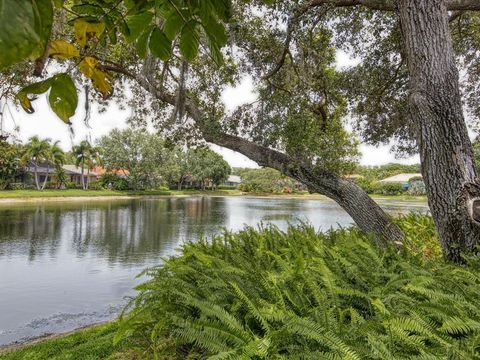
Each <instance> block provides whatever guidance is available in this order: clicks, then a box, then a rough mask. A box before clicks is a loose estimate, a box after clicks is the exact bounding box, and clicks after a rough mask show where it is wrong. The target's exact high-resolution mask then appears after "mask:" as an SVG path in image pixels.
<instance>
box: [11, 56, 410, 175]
mask: <svg viewBox="0 0 480 360" xmlns="http://www.w3.org/2000/svg"><path fill="white" fill-rule="evenodd" d="M353 63H355V61H354V60H352V59H350V58H349V56H348V55H347V54H345V53H343V52H339V53H338V54H337V65H338V66H339V67H343V66H348V65H351V64H353ZM253 90H254V89H253V83H252V80H251V79H250V78H245V79H244V80H243V81H242V82H241V83H240V85H239V86H237V87H236V88H229V89H227V90H226V91H225V92H224V94H223V97H222V98H223V101H224V103H225V105H226V107H227V109H229V110H231V109H234V108H235V107H236V106H238V105H241V104H244V103H248V102H252V101H253V100H255V98H256V95H255V93H254V91H253ZM79 100H80V101H79V107H78V109H77V112H76V114H75V116H74V117H73V118H72V123H73V134H72V132H71V131H70V129H69V127H68V126H67V125H65V124H64V123H63V122H62V121H61V120H59V119H58V118H57V116H56V115H55V114H54V113H53V111H52V110H51V109H50V108H49V106H48V103H47V100H46V97H45V96H41V97H39V99H38V100H36V101H35V102H34V103H33V105H34V108H35V109H36V111H35V113H34V114H27V113H25V112H24V111H23V110H21V109H15V108H13V107H12V106H11V107H10V110H11V111H10V112H9V111H8V110H7V111H6V113H7V114H6V116H5V123H4V124H3V125H4V128H5V130H6V131H7V132H11V131H12V130H13V129H14V128H15V127H17V126H18V127H19V130H20V131H19V133H18V135H19V137H20V139H21V140H22V141H26V140H28V138H30V137H31V136H33V135H38V136H39V137H41V138H50V139H52V140H54V141H56V140H60V142H61V145H62V147H63V148H64V149H65V150H68V149H70V148H71V146H72V145H73V144H76V143H78V142H80V141H81V140H83V139H85V138H90V139H91V140H95V139H98V138H100V137H101V136H103V135H105V134H107V133H108V132H109V131H110V130H112V129H113V128H125V127H126V126H127V125H126V120H127V118H128V117H129V115H130V113H129V111H128V110H123V111H122V110H120V109H119V108H118V106H117V105H115V104H112V105H110V106H109V108H108V109H107V111H106V112H104V113H101V114H99V113H98V112H97V111H96V109H95V108H93V109H92V111H91V117H90V121H89V127H87V126H86V125H85V124H84V122H83V117H84V111H83V107H82V104H83V101H82V100H81V99H79ZM212 149H213V150H215V151H217V152H219V153H220V154H222V155H223V156H224V158H225V159H226V160H227V161H228V162H229V164H230V165H231V166H234V167H257V164H256V163H255V162H253V161H251V160H249V159H248V158H246V157H245V156H243V155H241V154H239V153H236V152H234V151H231V150H229V149H225V148H221V147H219V146H216V145H213V146H212ZM360 150H361V152H362V155H363V156H362V158H361V161H360V162H361V164H363V165H382V164H387V163H390V162H400V163H407V164H412V163H416V162H419V158H418V156H415V157H412V158H409V159H401V160H397V159H395V157H394V155H393V154H392V153H391V152H390V146H381V147H373V146H367V145H361V146H360Z"/></svg>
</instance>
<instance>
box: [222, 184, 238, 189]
mask: <svg viewBox="0 0 480 360" xmlns="http://www.w3.org/2000/svg"><path fill="white" fill-rule="evenodd" d="M237 189H238V187H237V186H234V185H218V186H217V190H237Z"/></svg>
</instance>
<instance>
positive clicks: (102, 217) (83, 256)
mask: <svg viewBox="0 0 480 360" xmlns="http://www.w3.org/2000/svg"><path fill="white" fill-rule="evenodd" d="M386 206H387V207H388V208H389V210H390V211H394V212H404V211H407V210H409V209H411V208H412V204H411V203H407V204H404V205H400V206H399V205H398V204H386ZM418 206H419V209H422V208H423V209H425V205H424V204H419V205H418ZM305 220H307V221H309V222H310V223H311V224H312V225H313V226H314V227H315V228H317V229H323V230H326V229H328V228H330V227H336V226H346V225H349V224H350V223H351V221H352V220H351V218H350V217H349V216H348V215H347V214H346V213H345V212H344V211H343V210H341V209H340V208H339V207H338V206H337V205H336V204H335V203H333V202H328V201H313V200H308V201H306V200H283V199H262V198H259V199H253V198H252V199H248V198H213V197H189V198H165V199H143V200H112V201H100V202H78V203H77V202H62V203H42V204H30V205H14V206H12V205H8V206H5V205H2V206H0V345H2V344H6V343H9V342H12V341H16V340H19V339H22V338H24V337H28V336H37V335H40V334H42V333H45V332H59V331H67V330H70V329H73V328H75V327H78V326H82V325H86V324H89V323H93V322H96V321H100V320H105V319H109V318H111V317H113V316H115V314H117V313H118V311H119V309H120V308H121V306H122V304H123V300H122V299H123V297H124V296H126V295H132V294H133V290H132V288H133V287H134V286H135V284H137V283H138V282H139V281H141V279H135V276H136V275H137V274H138V273H139V272H140V271H141V270H142V269H144V268H145V267H148V266H151V265H155V264H159V263H160V262H161V260H160V259H161V258H162V257H165V256H170V255H172V254H174V253H175V251H176V249H177V248H178V247H179V246H180V245H181V244H182V243H183V242H185V241H194V240H196V239H198V238H199V237H201V236H203V235H205V236H211V235H213V234H217V233H219V232H221V231H222V229H223V228H227V229H229V230H238V229H240V228H242V227H243V226H244V225H245V224H248V225H257V224H259V223H261V222H263V223H273V224H275V225H277V226H279V227H280V228H283V229H285V228H286V227H287V225H288V223H295V222H298V221H305Z"/></svg>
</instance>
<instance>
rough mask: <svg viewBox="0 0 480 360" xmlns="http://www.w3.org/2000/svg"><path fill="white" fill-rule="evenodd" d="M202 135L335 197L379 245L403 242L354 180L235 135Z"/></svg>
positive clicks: (394, 226) (402, 236)
mask: <svg viewBox="0 0 480 360" xmlns="http://www.w3.org/2000/svg"><path fill="white" fill-rule="evenodd" d="M204 138H205V140H207V141H208V142H212V143H215V144H216V145H219V146H223V147H226V148H228V149H231V150H234V151H237V152H239V153H241V154H243V155H245V156H247V157H248V158H250V159H251V160H253V161H255V162H257V163H258V164H259V165H261V166H268V167H271V168H274V169H276V170H278V171H280V172H281V173H283V174H284V175H287V176H290V177H292V178H294V179H296V180H298V181H300V182H302V183H303V184H305V185H306V186H307V187H308V188H309V189H310V190H313V191H315V192H318V193H320V194H323V195H325V196H327V197H329V198H330V199H332V200H334V201H335V202H336V203H338V204H339V205H340V206H341V207H342V208H343V209H344V210H345V211H346V212H347V213H348V214H349V215H350V216H351V217H352V219H353V221H355V223H356V224H357V225H358V227H359V228H360V229H361V230H362V231H363V232H365V233H367V234H372V235H374V236H375V239H376V240H377V244H378V245H379V246H383V245H384V244H385V243H387V242H393V241H400V242H401V241H403V238H404V235H403V233H402V231H401V230H400V229H399V228H398V226H397V225H395V224H394V223H393V222H392V219H391V218H390V216H388V215H387V214H386V213H385V211H383V210H382V208H381V207H380V206H379V205H378V204H377V203H376V202H375V201H373V199H372V198H371V197H370V196H368V194H367V193H366V192H365V191H364V190H363V189H362V188H360V187H359V186H358V185H357V184H355V183H354V182H353V181H350V180H347V179H344V178H341V177H339V176H338V175H336V174H334V173H332V172H330V171H327V170H324V169H319V168H317V167H314V166H312V165H311V164H307V163H302V162H301V161H298V160H295V159H292V158H290V157H289V156H288V155H286V154H284V153H281V152H279V151H276V150H272V149H269V148H265V147H262V146H260V145H257V144H255V143H253V142H251V141H248V140H245V139H242V138H240V137H238V136H233V135H229V134H224V133H216V134H209V133H208V132H204Z"/></svg>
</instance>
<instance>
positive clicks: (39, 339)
mask: <svg viewBox="0 0 480 360" xmlns="http://www.w3.org/2000/svg"><path fill="white" fill-rule="evenodd" d="M114 321H116V319H113V320H109V321H100V322H95V323H93V324H88V325H85V326H80V327H78V328H75V329H73V330H69V331H65V332H59V333H47V334H43V335H39V336H34V337H31V338H26V339H23V340H18V341H14V342H13V343H10V344H6V345H0V356H1V355H5V354H7V353H11V352H14V351H18V350H22V349H24V348H26V347H29V346H33V345H37V344H40V343H43V342H47V341H51V340H56V339H61V338H63V337H66V336H70V335H73V334H76V333H78V332H80V331H88V330H92V329H95V328H96V327H99V326H102V325H105V324H108V323H111V322H114Z"/></svg>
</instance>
